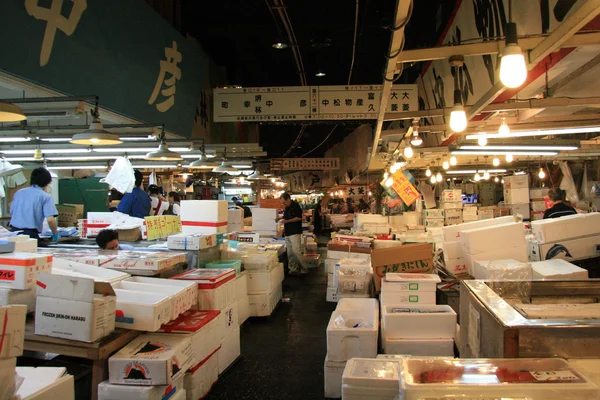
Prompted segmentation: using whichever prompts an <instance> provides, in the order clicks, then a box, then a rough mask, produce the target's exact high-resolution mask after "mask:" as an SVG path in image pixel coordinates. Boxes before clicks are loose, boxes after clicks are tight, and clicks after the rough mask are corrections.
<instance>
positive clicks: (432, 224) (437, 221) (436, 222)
mask: <svg viewBox="0 0 600 400" xmlns="http://www.w3.org/2000/svg"><path fill="white" fill-rule="evenodd" d="M445 221H446V220H445V219H444V218H427V219H426V220H425V228H442V227H444V224H445Z"/></svg>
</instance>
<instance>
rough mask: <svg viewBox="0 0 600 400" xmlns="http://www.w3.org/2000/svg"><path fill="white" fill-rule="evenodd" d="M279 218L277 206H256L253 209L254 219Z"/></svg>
mask: <svg viewBox="0 0 600 400" xmlns="http://www.w3.org/2000/svg"><path fill="white" fill-rule="evenodd" d="M254 218H256V219H268V220H275V219H277V210H276V209H275V208H260V207H256V208H253V209H252V219H254Z"/></svg>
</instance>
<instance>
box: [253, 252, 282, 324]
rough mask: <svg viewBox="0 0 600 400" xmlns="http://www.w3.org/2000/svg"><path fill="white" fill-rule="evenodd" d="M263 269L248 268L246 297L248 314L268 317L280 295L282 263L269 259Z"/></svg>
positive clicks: (277, 302)
mask: <svg viewBox="0 0 600 400" xmlns="http://www.w3.org/2000/svg"><path fill="white" fill-rule="evenodd" d="M259 265H264V269H252V270H248V297H249V298H250V316H251V317H268V316H269V315H271V313H272V312H273V310H275V307H277V304H279V301H280V300H281V297H282V296H283V293H282V282H283V278H284V274H285V273H284V270H283V264H281V263H273V262H272V261H269V263H267V264H261V263H259V264H256V266H259Z"/></svg>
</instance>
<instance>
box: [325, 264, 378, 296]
mask: <svg viewBox="0 0 600 400" xmlns="http://www.w3.org/2000/svg"><path fill="white" fill-rule="evenodd" d="M372 279H373V271H372V269H371V264H370V263H363V262H354V263H353V262H352V260H351V259H343V260H340V263H338V264H336V265H335V273H334V274H333V284H334V286H336V287H337V288H338V296H341V295H345V294H365V295H367V294H369V293H370V289H371V281H372Z"/></svg>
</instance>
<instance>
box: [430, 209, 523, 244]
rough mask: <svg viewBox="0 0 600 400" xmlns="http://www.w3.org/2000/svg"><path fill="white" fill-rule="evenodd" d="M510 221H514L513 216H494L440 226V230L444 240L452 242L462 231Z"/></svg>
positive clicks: (458, 238)
mask: <svg viewBox="0 0 600 400" xmlns="http://www.w3.org/2000/svg"><path fill="white" fill-rule="evenodd" d="M492 215H493V214H492ZM511 222H515V218H514V217H512V216H509V217H500V218H495V219H491V220H480V221H476V222H468V223H463V224H460V225H453V226H446V227H444V228H442V232H443V234H444V242H452V241H457V240H460V237H461V232H462V231H466V230H470V229H477V228H483V227H486V226H493V225H502V224H508V223H511Z"/></svg>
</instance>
